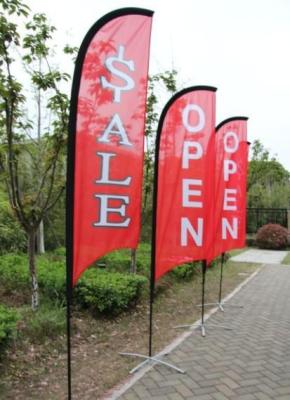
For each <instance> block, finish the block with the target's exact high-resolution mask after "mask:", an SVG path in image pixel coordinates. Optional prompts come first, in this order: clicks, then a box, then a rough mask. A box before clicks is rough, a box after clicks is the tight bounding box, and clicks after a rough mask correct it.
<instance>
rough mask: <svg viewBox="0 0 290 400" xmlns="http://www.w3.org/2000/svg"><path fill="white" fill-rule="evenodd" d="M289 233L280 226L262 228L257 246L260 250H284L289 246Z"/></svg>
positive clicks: (273, 225)
mask: <svg viewBox="0 0 290 400" xmlns="http://www.w3.org/2000/svg"><path fill="white" fill-rule="evenodd" d="M287 237H288V231H287V229H286V228H283V226H281V225H278V224H267V225H264V226H262V227H261V228H260V229H259V230H258V232H257V235H256V244H257V246H258V247H259V248H260V249H273V250H279V249H284V248H285V247H286V246H287Z"/></svg>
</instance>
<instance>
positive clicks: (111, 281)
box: [0, 244, 200, 346]
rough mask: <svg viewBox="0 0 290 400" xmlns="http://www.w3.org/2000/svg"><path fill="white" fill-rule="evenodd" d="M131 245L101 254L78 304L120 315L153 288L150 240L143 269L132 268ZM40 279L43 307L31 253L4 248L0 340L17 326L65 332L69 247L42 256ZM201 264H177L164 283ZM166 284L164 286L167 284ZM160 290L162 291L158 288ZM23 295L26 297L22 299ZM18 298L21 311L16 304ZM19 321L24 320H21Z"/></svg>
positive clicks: (141, 255)
mask: <svg viewBox="0 0 290 400" xmlns="http://www.w3.org/2000/svg"><path fill="white" fill-rule="evenodd" d="M130 255H131V252H130V250H126V249H124V250H119V251H115V252H113V253H111V254H109V255H106V256H105V257H104V258H102V259H101V260H98V262H96V263H95V264H94V265H92V266H91V267H90V268H89V269H88V270H86V272H85V273H84V274H83V275H82V277H81V279H80V280H79V281H78V284H77V285H76V287H75V288H74V295H73V301H74V307H75V308H77V309H79V310H81V309H82V310H88V311H89V312H90V313H92V314H93V315H94V316H108V317H114V316H116V315H118V314H120V313H121V312H124V311H126V310H128V309H130V307H132V306H134V305H136V303H137V302H138V300H139V299H140V297H141V294H142V293H145V292H146V291H147V290H148V287H149V285H148V277H149V274H150V272H149V271H150V246H149V245H148V244H141V245H140V246H139V248H138V252H137V258H136V265H137V268H136V269H137V273H136V274H132V273H129V271H130V264H131V260H130ZM37 265H38V283H39V289H40V296H41V306H40V308H39V310H38V311H37V312H33V311H31V308H30V305H29V303H30V276H29V271H28V262H27V256H26V255H25V254H15V253H13V254H12V253H11V254H4V255H2V256H1V259H0V288H1V291H0V302H1V299H2V302H3V301H4V302H6V305H5V306H4V305H2V306H1V308H0V314H1V315H0V346H1V345H3V346H5V345H6V344H7V343H8V342H9V339H11V338H13V337H15V333H16V327H17V326H18V331H19V332H20V335H21V334H23V333H24V334H25V335H26V337H29V338H30V340H34V341H37V340H40V339H41V338H42V339H43V338H45V337H57V335H59V334H63V333H64V332H65V327H66V325H65V321H66V319H65V305H66V279H65V275H66V274H65V249H64V248H59V249H57V250H55V251H54V252H51V253H47V254H45V255H41V256H38V259H37ZM199 270H200V268H199V263H197V262H194V263H191V264H185V265H182V266H180V267H178V268H175V269H174V270H173V271H172V272H171V273H170V274H168V275H167V276H166V277H165V278H164V280H163V283H162V280H161V284H160V287H159V289H160V290H161V289H162V287H165V288H166V287H167V285H168V282H169V281H172V280H173V281H176V280H184V279H190V278H192V276H193V275H194V274H195V273H197V272H198V271H199ZM162 285H163V286H162ZM157 292H158V291H157ZM19 297H21V298H20V299H19ZM15 298H18V304H19V306H18V308H17V312H16V311H15V310H14V309H13V308H12V307H9V308H8V307H7V305H10V306H11V305H13V306H15V304H16V303H17V301H16V302H15ZM17 321H18V322H17Z"/></svg>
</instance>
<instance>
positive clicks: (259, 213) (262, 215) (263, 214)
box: [247, 208, 288, 233]
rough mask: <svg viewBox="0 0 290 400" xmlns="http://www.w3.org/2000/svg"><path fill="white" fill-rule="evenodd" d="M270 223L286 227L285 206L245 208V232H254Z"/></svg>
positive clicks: (286, 212)
mask: <svg viewBox="0 0 290 400" xmlns="http://www.w3.org/2000/svg"><path fill="white" fill-rule="evenodd" d="M270 223H272V224H279V225H282V226H284V227H285V228H288V211H287V208H247V233H256V232H257V230H258V229H259V228H261V226H263V225H265V224H270Z"/></svg>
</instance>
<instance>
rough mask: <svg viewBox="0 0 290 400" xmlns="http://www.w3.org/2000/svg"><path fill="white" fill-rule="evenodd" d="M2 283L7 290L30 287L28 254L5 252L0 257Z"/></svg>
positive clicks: (0, 280) (0, 282) (0, 279)
mask: <svg viewBox="0 0 290 400" xmlns="http://www.w3.org/2000/svg"><path fill="white" fill-rule="evenodd" d="M0 284H1V285H2V286H3V287H4V288H5V289H6V290H7V291H12V290H15V289H17V290H23V289H24V288H27V287H29V284H30V279H29V271H28V260H27V256H25V255H20V254H5V255H3V256H1V257H0Z"/></svg>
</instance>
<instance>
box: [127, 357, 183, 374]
mask: <svg viewBox="0 0 290 400" xmlns="http://www.w3.org/2000/svg"><path fill="white" fill-rule="evenodd" d="M119 354H120V355H121V356H129V357H139V358H144V359H145V360H144V361H143V362H142V363H140V364H138V365H137V366H136V367H135V368H133V369H131V371H130V374H134V372H136V371H138V370H139V369H140V368H142V367H143V366H144V365H146V364H147V363H150V362H152V363H153V364H162V365H165V366H166V367H168V368H171V369H174V370H175V371H177V372H179V373H180V374H185V371H184V370H183V369H180V368H177V367H175V365H173V364H170V363H168V362H166V361H162V360H160V359H159V358H158V356H156V357H152V356H151V357H149V356H145V355H143V354H138V353H119Z"/></svg>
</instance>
